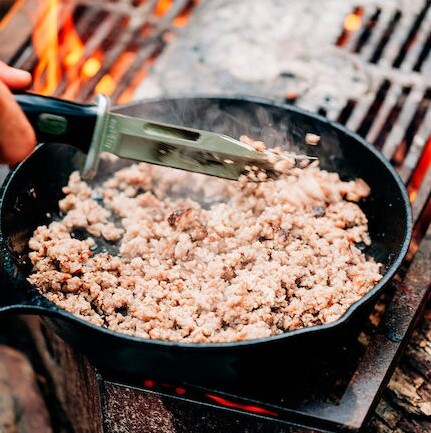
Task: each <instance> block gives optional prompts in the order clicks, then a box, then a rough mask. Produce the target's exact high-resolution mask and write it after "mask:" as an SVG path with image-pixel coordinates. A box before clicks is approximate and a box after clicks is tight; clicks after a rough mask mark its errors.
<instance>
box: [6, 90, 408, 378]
mask: <svg viewBox="0 0 431 433" xmlns="http://www.w3.org/2000/svg"><path fill="white" fill-rule="evenodd" d="M116 111H118V112H121V113H123V114H129V115H134V116H142V117H145V118H147V119H150V120H155V121H162V122H166V123H172V124H177V125H183V126H190V127H195V128H200V129H208V130H213V131H216V132H221V133H225V134H228V135H230V136H233V137H239V136H240V135H241V134H247V135H249V136H251V137H256V138H260V139H263V140H264V141H265V142H267V143H268V144H269V145H276V144H284V143H286V142H287V143H289V146H290V148H293V150H295V151H299V152H306V153H308V154H312V155H315V156H317V157H318V158H319V159H320V162H321V167H322V168H324V169H327V170H329V171H336V172H338V173H340V175H341V177H342V178H343V179H351V178H356V177H361V178H363V179H364V180H365V181H366V182H367V183H368V184H369V185H370V187H371V191H372V192H371V195H370V197H368V198H367V199H366V200H364V201H363V202H361V203H360V206H361V208H362V209H363V210H364V212H365V214H366V215H367V217H368V220H369V230H370V235H371V238H372V246H371V247H369V248H366V249H365V252H366V253H367V254H369V255H371V256H373V257H374V258H375V260H377V261H379V262H382V263H383V264H384V277H383V278H382V280H381V281H380V282H379V283H378V284H377V285H376V286H375V287H374V288H373V289H372V290H371V291H370V292H369V293H368V294H367V295H366V296H364V297H363V298H362V299H361V300H360V301H358V302H356V303H355V304H354V305H352V306H351V307H350V308H349V310H348V311H347V312H346V313H345V314H344V315H343V316H342V317H341V318H340V319H339V320H337V321H336V322H334V323H331V324H329V325H322V326H315V327H310V328H304V329H300V330H297V331H292V332H286V333H284V334H281V335H277V336H274V337H270V338H265V339H260V340H251V341H243V342H239V343H224V344H185V343H183V344H182V343H172V342H166V341H158V340H145V339H142V338H134V337H129V336H125V335H122V334H119V333H115V332H111V331H109V330H108V329H104V328H102V327H97V326H94V325H91V324H89V323H87V322H85V321H83V320H80V319H78V318H76V317H74V316H73V315H72V314H69V313H68V312H66V311H64V310H62V309H60V308H58V307H57V306H55V305H54V304H53V303H51V302H49V301H48V300H46V299H45V298H44V297H43V296H42V295H40V294H39V293H38V292H37V290H36V289H35V288H34V287H33V286H31V285H30V284H29V283H28V282H27V281H26V277H27V276H28V274H29V272H30V271H31V268H30V266H29V262H28V258H27V255H26V253H27V242H28V239H29V237H30V236H31V234H32V232H33V230H34V229H35V228H36V227H37V226H38V225H40V224H43V223H47V222H49V221H50V219H51V217H53V216H55V215H56V214H58V207H57V202H58V200H59V199H60V198H61V197H62V195H63V194H62V192H61V188H62V186H64V185H65V184H66V183H67V180H68V176H69V174H70V173H71V172H72V171H74V170H76V169H79V168H80V166H81V164H82V160H83V154H82V153H81V152H80V151H79V150H77V149H76V148H74V147H71V146H67V145H59V144H41V145H39V146H38V147H37V149H36V150H35V152H34V153H33V154H32V155H31V156H30V157H29V158H28V159H27V160H26V161H24V162H23V163H21V164H19V165H18V166H17V167H16V168H15V169H14V170H13V171H12V172H11V173H10V174H9V176H8V177H7V179H6V181H5V183H4V185H3V187H2V189H1V193H0V196H1V208H0V224H1V226H0V237H1V239H0V241H1V247H2V262H3V272H2V278H1V286H0V312H9V313H12V312H13V313H18V312H19V313H32V314H41V315H43V316H45V317H46V318H45V321H46V323H47V324H48V326H51V327H53V328H54V330H55V331H56V332H57V333H58V334H59V335H60V336H61V337H62V338H63V339H64V340H65V341H67V342H69V343H70V344H72V345H74V346H75V347H77V348H79V349H80V350H82V351H83V352H84V353H86V354H87V355H88V356H89V357H90V358H91V359H92V360H93V361H94V362H95V363H98V364H100V365H103V366H105V367H109V368H113V369H115V370H121V371H123V372H127V373H132V374H139V375H141V376H145V377H151V378H163V379H164V380H173V381H176V382H178V381H185V382H192V383H198V384H210V383H214V382H219V381H232V380H237V379H238V378H240V377H243V376H244V375H245V374H249V373H253V371H262V365H263V364H262V363H264V362H265V360H266V361H267V360H268V359H269V358H271V363H272V362H273V361H274V359H276V360H278V361H279V362H281V364H283V362H284V361H283V360H284V359H286V357H292V356H298V354H299V353H300V350H301V349H298V347H305V346H308V347H310V345H313V344H315V342H316V341H330V340H332V339H334V338H336V337H337V336H338V335H340V333H343V332H345V331H346V330H348V329H349V327H351V324H352V319H353V318H357V317H359V316H360V315H361V312H362V313H364V312H366V311H367V309H369V308H370V305H372V304H373V301H375V300H376V297H377V296H378V295H379V294H380V293H381V291H382V289H383V287H384V286H385V285H386V284H387V283H388V281H389V280H390V278H391V277H392V276H393V275H394V273H395V271H396V270H397V268H398V267H399V265H400V264H401V261H402V259H403V257H404V255H405V253H406V251H407V248H408V245H409V241H410V236H411V213H410V207H409V201H408V197H407V194H406V191H405V189H404V186H403V184H402V182H401V180H400V178H399V177H398V176H397V174H396V173H395V171H394V170H393V168H392V167H391V166H390V164H389V163H388V162H387V161H386V160H385V159H384V158H383V157H382V156H381V155H380V153H378V152H377V151H376V150H374V148H372V147H371V146H370V145H369V144H367V143H366V142H365V141H364V140H363V139H362V138H361V137H359V136H358V135H356V134H353V133H351V132H349V131H347V130H346V129H345V128H343V127H341V126H339V125H337V124H334V123H332V122H329V121H327V120H326V119H324V118H322V117H320V116H317V115H314V114H310V113H307V112H304V111H302V110H299V109H297V108H293V107H289V106H281V105H274V104H271V103H268V102H265V101H262V100H257V99H247V98H239V99H224V98H216V97H215V98H178V99H167V100H154V101H148V102H138V103H134V104H131V105H128V106H123V107H118V108H117V109H116ZM307 132H313V133H316V134H319V135H320V136H321V137H322V139H321V142H320V144H319V145H318V146H314V147H312V146H308V145H306V144H305V143H304V135H305V134H306V133H307ZM119 164H120V165H121V164H122V165H124V164H128V162H126V161H120V162H119ZM113 169H114V167H113V166H111V165H110V163H104V164H102V166H101V168H100V172H99V174H98V177H99V180H100V179H101V178H103V177H104V176H106V175H107V173H110V172H112V170H113ZM97 180H98V179H96V181H97ZM106 246H107V245H104V244H103V243H101V244H100V248H102V249H103V248H104V247H106ZM108 249H109V246H108Z"/></svg>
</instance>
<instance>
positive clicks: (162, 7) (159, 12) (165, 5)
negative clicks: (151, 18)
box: [154, 0, 173, 17]
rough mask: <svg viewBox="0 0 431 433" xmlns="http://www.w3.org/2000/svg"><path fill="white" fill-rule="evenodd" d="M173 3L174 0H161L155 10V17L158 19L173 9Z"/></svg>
mask: <svg viewBox="0 0 431 433" xmlns="http://www.w3.org/2000/svg"><path fill="white" fill-rule="evenodd" d="M172 3H173V0H159V1H158V2H157V5H156V8H155V10H154V15H156V16H158V17H161V16H163V15H164V14H165V13H166V12H167V11H168V10H169V9H170V8H171V7H172Z"/></svg>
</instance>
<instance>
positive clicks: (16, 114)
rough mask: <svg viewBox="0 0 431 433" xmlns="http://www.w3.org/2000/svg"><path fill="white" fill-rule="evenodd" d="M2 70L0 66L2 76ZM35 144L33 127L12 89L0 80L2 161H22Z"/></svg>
mask: <svg viewBox="0 0 431 433" xmlns="http://www.w3.org/2000/svg"><path fill="white" fill-rule="evenodd" d="M1 72H2V70H1V68H0V78H2V75H1ZM12 75H13V74H12ZM23 82H24V81H21V82H20V83H21V84H22V83H23ZM15 83H16V82H15ZM35 144H36V136H35V134H34V131H33V128H32V127H31V125H30V123H29V122H28V120H27V118H26V117H25V115H24V113H23V112H22V111H21V108H20V107H19V105H18V103H17V102H16V101H15V99H14V97H13V95H12V93H11V92H10V90H9V89H8V88H7V86H6V85H5V84H4V83H3V82H1V81H0V162H2V163H9V164H16V163H17V162H20V161H22V160H23V159H24V158H25V157H26V156H28V155H29V154H30V153H31V151H32V150H33V148H34V146H35Z"/></svg>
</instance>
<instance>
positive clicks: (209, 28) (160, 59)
mask: <svg viewBox="0 0 431 433" xmlns="http://www.w3.org/2000/svg"><path fill="white" fill-rule="evenodd" d="M258 3H259V2H242V1H232V2H226V1H223V0H213V1H211V0H206V1H205V0H202V1H198V0H117V1H102V0H97V1H90V0H76V1H74V0H17V1H11V2H8V9H7V11H5V12H4V16H3V18H2V20H1V21H0V60H3V61H5V62H7V63H8V64H10V65H12V66H16V67H19V68H23V69H26V70H28V71H30V72H31V73H32V75H33V88H32V91H34V92H37V93H40V94H43V95H49V96H55V97H61V98H64V99H68V100H71V101H78V102H87V103H89V102H91V101H92V100H93V99H94V97H95V95H97V94H100V93H101V94H105V95H107V96H109V97H110V98H111V99H112V102H113V103H114V104H119V105H120V104H125V103H130V102H133V101H136V100H139V99H145V98H163V97H172V96H173V95H174V96H175V95H178V94H181V95H186V96H194V95H202V94H209V95H222V94H223V95H226V96H233V97H238V95H250V96H258V97H266V98H269V99H271V100H273V101H275V102H276V103H279V104H293V105H297V106H298V107H301V108H306V109H309V110H312V111H314V112H317V113H319V114H320V115H322V116H325V117H327V118H328V119H329V120H332V121H337V122H339V123H341V124H342V125H344V126H345V127H347V128H348V129H349V130H352V131H354V132H356V133H358V134H359V135H360V136H362V137H364V138H365V139H366V140H367V141H368V142H369V143H370V144H372V145H373V146H374V147H375V149H377V150H378V151H379V152H382V153H383V155H384V156H385V157H386V158H387V159H388V160H389V161H390V163H391V164H392V165H393V167H394V168H395V169H396V170H397V172H398V174H399V176H400V177H401V179H402V181H403V182H404V183H405V185H406V188H407V191H408V194H409V199H410V202H411V204H412V210H413V222H414V226H413V240H412V243H411V245H410V249H409V252H408V255H407V258H406V260H405V262H404V266H403V268H402V271H401V272H400V273H399V274H398V275H397V277H396V278H395V280H394V282H393V283H392V285H391V288H390V289H389V290H388V292H387V293H386V294H385V295H384V296H383V297H382V298H381V299H380V301H379V302H378V304H377V306H376V308H375V310H374V311H373V313H372V314H371V316H370V318H369V319H368V320H364V321H363V322H361V324H359V325H356V324H355V326H357V327H358V329H357V338H355V339H354V341H351V342H350V343H348V344H344V343H343V344H344V345H343V346H342V347H339V348H338V349H337V350H335V351H334V353H330V354H328V353H323V352H322V353H314V354H313V359H312V360H311V361H308V362H306V363H304V365H298V364H296V365H295V368H296V370H295V377H292V376H289V377H288V375H286V377H281V378H280V380H279V382H280V383H269V384H268V383H264V384H262V383H260V382H259V377H258V376H259V372H256V375H255V376H256V381H255V383H236V384H233V385H232V386H230V387H228V386H226V387H223V386H221V387H219V388H217V387H213V388H208V387H206V386H203V385H201V384H197V383H171V382H169V381H164V380H161V379H160V378H157V379H153V378H146V377H129V375H126V374H119V373H118V372H112V371H105V370H104V369H99V367H98V366H94V365H92V364H91V363H90V362H88V361H87V360H86V359H85V358H84V357H83V356H82V355H81V354H77V353H75V352H74V351H73V350H72V349H71V348H69V347H68V346H66V345H65V343H63V342H62V341H61V340H59V339H58V337H56V336H55V335H54V334H53V333H52V331H51V330H49V329H48V330H47V328H46V326H45V325H44V324H43V322H41V321H33V322H31V323H32V326H33V327H34V329H33V331H32V332H33V333H34V334H35V335H36V336H38V337H37V338H39V340H38V341H39V343H38V344H39V345H40V346H41V347H40V348H39V349H40V351H41V352H43V350H45V351H46V350H47V349H46V348H48V352H49V353H50V354H49V355H46V354H45V355H42V360H43V362H42V364H44V367H43V369H44V372H45V373H46V374H47V375H50V374H51V373H50V368H52V366H51V367H50V365H52V363H55V362H56V363H57V364H58V365H60V364H61V368H63V369H64V368H67V369H69V370H70V371H72V372H73V377H74V381H75V383H73V384H67V383H66V382H65V381H64V380H63V379H61V378H58V377H54V375H53V376H52V377H53V379H52V381H59V383H60V386H62V387H65V388H66V389H68V390H72V391H71V393H73V392H75V393H76V389H80V388H84V387H85V389H88V390H89V391H88V395H85V396H84V397H83V398H84V399H86V402H88V404H87V406H86V407H85V409H83V411H84V412H85V416H86V417H87V418H89V419H90V418H91V419H92V421H91V422H90V421H89V425H90V426H91V428H93V429H94V431H101V430H100V429H101V428H102V427H101V425H102V424H103V426H104V428H105V429H106V431H107V432H111V431H117V430H116V429H117V428H119V427H118V426H120V425H121V426H123V428H126V430H124V431H139V430H138V429H139V428H140V426H141V425H145V426H146V427H148V426H149V427H148V428H147V430H145V431H152V430H151V429H152V428H153V426H155V425H156V426H157V427H158V428H159V427H160V426H161V427H160V428H162V427H163V428H165V430H164V431H183V430H175V429H176V426H178V425H182V426H186V427H184V428H185V429H187V431H190V432H194V431H202V430H199V428H201V427H202V418H203V417H204V418H205V419H211V423H212V424H211V425H212V426H213V427H214V429H215V430H214V431H222V430H223V429H225V430H226V431H228V429H229V428H230V427H232V426H236V425H239V424H241V423H243V424H242V425H243V426H245V427H244V428H248V429H249V431H250V432H253V431H263V429H266V428H268V429H269V428H272V427H274V426H280V425H286V426H288V425H292V424H295V425H305V426H307V427H308V428H316V429H327V430H328V431H339V430H340V429H349V430H351V431H358V430H359V429H360V428H362V427H363V426H364V425H365V423H366V422H367V420H368V418H369V414H370V413H371V412H372V411H373V409H374V408H375V405H376V403H377V400H378V397H379V396H380V393H381V391H382V390H383V389H384V388H385V386H386V385H387V381H388V378H389V377H390V373H391V372H392V371H393V369H394V367H395V364H396V361H397V359H398V357H399V354H400V353H401V350H402V347H403V346H404V343H405V342H406V341H407V339H408V337H409V335H410V331H411V327H412V326H413V324H414V321H415V320H416V317H417V313H418V312H419V311H420V310H421V308H422V307H423V305H424V303H425V301H426V298H427V291H428V288H429V286H430V283H431V280H430V276H429V263H427V261H426V260H427V256H426V251H429V249H430V223H431V84H430V81H429V76H430V73H431V33H430V22H431V3H430V2H429V1H426V0H424V1H421V0H418V1H415V2H411V3H412V4H411V5H410V8H409V6H408V5H407V4H403V5H401V3H402V2H401V3H400V4H398V3H396V2H386V1H383V0H381V1H378V0H375V1H363V2H361V1H359V2H353V1H346V2H336V1H335V2H334V1H332V0H324V2H323V3H324V5H322V7H321V8H315V7H311V3H312V0H310V1H308V0H303V1H292V2H286V5H282V3H283V2H281V3H279V4H277V2H275V1H274V2H273V1H272V0H266V1H265V2H262V3H264V4H265V5H266V7H262V6H259V4H258ZM287 3H289V4H287ZM323 10H325V12H323ZM227 11H230V13H228V12H227ZM277 18H280V21H281V22H282V23H283V25H282V26H281V25H280V26H277V25H276V22H277ZM310 27H312V28H311V29H310ZM226 41H228V42H226ZM260 59H263V60H261V61H259V60H260ZM131 107H132V108H130V110H131V113H132V114H134V113H133V110H134V109H133V106H131ZM118 110H120V112H121V110H123V109H122V108H118ZM127 113H128V114H129V112H127ZM138 114H139V113H138ZM267 129H268V130H266V131H265V133H267V134H269V135H270V134H271V130H270V127H268V128H267ZM424 252H425V254H424ZM57 326H59V327H61V325H60V324H58V325H57ZM64 353H67V356H66V355H64ZM44 356H45V358H43V357H44ZM107 356H108V355H107ZM66 358H67V359H66ZM50 363H51V364H50ZM371 370H372V373H371V372H370V371H371ZM83 372H84V373H83ZM84 376H85V377H84ZM278 385H280V386H278ZM73 390H74V391H73ZM59 401H60V403H61V405H62V406H63V407H64V408H65V409H64V410H65V412H66V414H67V416H68V417H69V418H70V419H71V423H74V422H76V423H77V424H78V423H79V421H77V420H78V419H79V415H82V414H77V413H76V411H75V410H74V408H73V404H74V403H73V399H70V400H67V399H65V398H64V396H60V397H59ZM95 402H96V403H95ZM125 408H126V409H125ZM123 410H124V411H126V416H124V414H123V412H122V411H123ZM160 414H162V415H163V417H164V419H167V421H166V422H165V424H163V422H161V421H160ZM163 417H162V418H163ZM54 418H55V417H54ZM126 418H127V419H126ZM162 424H163V425H162ZM124 426H126V427H124ZM166 426H167V427H166ZM226 426H227V427H226ZM235 428H236V427H235ZM286 428H287V427H286ZM289 428H290V427H289ZM97 429H99V430H97ZM154 431H155V430H154ZM157 431H159V430H157ZM160 431H161V430H160ZM184 431H185V430H184ZM265 431H266V430H265Z"/></svg>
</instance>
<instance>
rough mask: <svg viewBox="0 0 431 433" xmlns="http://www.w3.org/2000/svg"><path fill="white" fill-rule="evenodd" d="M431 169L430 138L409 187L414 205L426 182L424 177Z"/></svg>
mask: <svg viewBox="0 0 431 433" xmlns="http://www.w3.org/2000/svg"><path fill="white" fill-rule="evenodd" d="M430 168H431V136H430V137H429V138H428V142H427V144H426V145H425V148H424V151H423V152H422V156H421V157H420V159H419V162H418V164H417V165H416V169H415V171H414V172H413V175H412V177H411V180H410V182H409V185H408V192H409V197H410V201H411V202H412V203H413V202H414V201H415V199H416V197H417V194H418V190H419V188H420V186H421V184H422V182H423V180H424V177H425V175H426V173H427V171H428V169H430Z"/></svg>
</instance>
